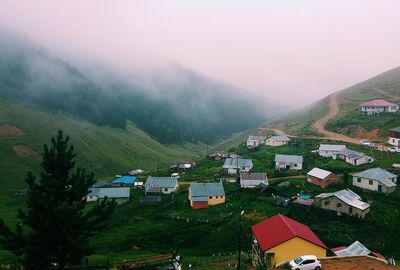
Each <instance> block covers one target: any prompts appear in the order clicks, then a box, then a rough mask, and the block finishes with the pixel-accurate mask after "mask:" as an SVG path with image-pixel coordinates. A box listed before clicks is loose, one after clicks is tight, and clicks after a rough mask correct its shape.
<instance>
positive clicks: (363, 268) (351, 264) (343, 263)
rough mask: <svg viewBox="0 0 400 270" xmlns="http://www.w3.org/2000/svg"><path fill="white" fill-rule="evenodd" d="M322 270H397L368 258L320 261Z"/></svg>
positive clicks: (394, 267)
mask: <svg viewBox="0 0 400 270" xmlns="http://www.w3.org/2000/svg"><path fill="white" fill-rule="evenodd" d="M321 263H322V269H324V270H399V269H400V268H398V267H396V266H392V265H387V264H385V263H384V262H381V261H379V260H375V259H372V258H369V257H353V258H338V259H321Z"/></svg>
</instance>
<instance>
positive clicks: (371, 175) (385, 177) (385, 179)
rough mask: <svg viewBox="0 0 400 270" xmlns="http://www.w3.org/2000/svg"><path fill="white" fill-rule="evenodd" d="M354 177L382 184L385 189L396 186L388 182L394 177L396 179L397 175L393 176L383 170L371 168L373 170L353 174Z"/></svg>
mask: <svg viewBox="0 0 400 270" xmlns="http://www.w3.org/2000/svg"><path fill="white" fill-rule="evenodd" d="M354 176H356V177H361V178H367V179H371V180H376V181H379V182H381V183H382V184H384V185H385V186H387V187H394V186H396V184H395V183H393V182H392V181H390V180H389V179H391V178H395V177H397V175H395V174H393V173H391V172H388V171H386V170H384V169H381V168H373V169H369V170H366V171H362V172H359V173H356V174H354Z"/></svg>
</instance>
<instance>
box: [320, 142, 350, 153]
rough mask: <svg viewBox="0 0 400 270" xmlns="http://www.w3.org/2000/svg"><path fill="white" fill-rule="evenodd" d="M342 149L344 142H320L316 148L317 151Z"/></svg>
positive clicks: (344, 147)
mask: <svg viewBox="0 0 400 270" xmlns="http://www.w3.org/2000/svg"><path fill="white" fill-rule="evenodd" d="M343 149H346V145H344V144H320V145H319V148H318V150H319V151H333V152H339V151H342V150H343Z"/></svg>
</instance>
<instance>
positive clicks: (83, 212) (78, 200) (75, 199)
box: [0, 131, 115, 270]
mask: <svg viewBox="0 0 400 270" xmlns="http://www.w3.org/2000/svg"><path fill="white" fill-rule="evenodd" d="M75 156H76V154H75V153H74V149H73V146H72V145H70V144H69V138H68V137H66V138H64V136H63V133H62V131H59V132H58V134H57V136H56V138H52V140H51V145H50V147H49V146H47V145H44V153H43V160H42V163H41V167H42V169H43V171H42V172H41V174H40V181H37V180H36V178H35V176H33V174H32V173H28V174H27V177H26V183H27V184H28V194H27V209H26V210H25V211H22V210H20V211H19V214H18V217H19V219H20V220H21V222H20V223H19V224H17V225H16V230H15V231H14V230H11V229H9V228H8V227H7V226H6V225H5V224H4V222H3V220H2V219H0V242H1V244H2V245H3V247H4V248H5V249H7V250H9V251H11V252H13V253H14V254H16V255H18V256H21V259H22V263H23V265H24V269H26V270H44V269H49V268H51V267H53V266H56V267H57V268H58V269H64V268H65V266H68V265H76V264H80V263H81V262H82V260H83V258H84V257H85V256H88V255H90V254H92V252H93V251H94V250H93V248H92V247H91V246H90V245H89V242H88V237H90V236H91V235H93V234H94V233H95V232H96V231H98V230H100V229H101V228H103V227H104V226H106V224H107V220H108V219H109V217H110V216H111V214H112V212H113V210H114V205H115V203H114V201H110V200H107V199H106V200H104V201H102V202H101V203H99V204H97V205H95V206H92V207H87V203H86V198H85V197H86V195H88V193H89V191H88V190H89V187H90V186H91V185H93V183H94V178H93V174H87V173H86V172H85V170H84V169H81V168H77V169H76V170H74V168H75V161H74V159H75Z"/></svg>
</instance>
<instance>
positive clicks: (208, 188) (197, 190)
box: [189, 183, 225, 209]
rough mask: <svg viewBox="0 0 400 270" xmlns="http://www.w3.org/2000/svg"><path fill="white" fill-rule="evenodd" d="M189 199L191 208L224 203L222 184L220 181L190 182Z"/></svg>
mask: <svg viewBox="0 0 400 270" xmlns="http://www.w3.org/2000/svg"><path fill="white" fill-rule="evenodd" d="M189 201H190V206H191V207H192V208H193V209H201V208H208V207H209V206H210V205H217V204H221V203H224V202H225V191H224V186H223V185H222V183H192V184H190V187H189Z"/></svg>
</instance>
